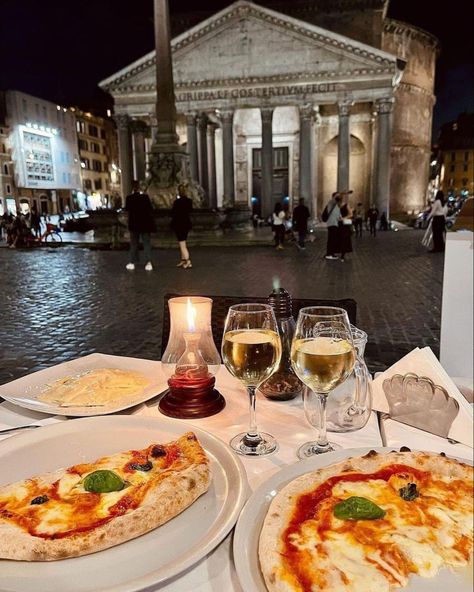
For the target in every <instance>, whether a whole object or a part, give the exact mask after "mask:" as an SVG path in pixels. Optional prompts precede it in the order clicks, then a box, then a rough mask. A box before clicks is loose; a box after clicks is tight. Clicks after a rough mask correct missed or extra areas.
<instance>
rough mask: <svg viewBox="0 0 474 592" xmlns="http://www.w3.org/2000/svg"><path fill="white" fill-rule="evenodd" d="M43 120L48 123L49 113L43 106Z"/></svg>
mask: <svg viewBox="0 0 474 592" xmlns="http://www.w3.org/2000/svg"><path fill="white" fill-rule="evenodd" d="M43 119H44V122H45V123H48V112H47V111H46V107H45V106H44V105H43Z"/></svg>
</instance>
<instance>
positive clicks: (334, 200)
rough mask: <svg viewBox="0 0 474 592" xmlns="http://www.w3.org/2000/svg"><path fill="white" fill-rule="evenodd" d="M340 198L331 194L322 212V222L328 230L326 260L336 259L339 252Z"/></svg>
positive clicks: (335, 194) (337, 194)
mask: <svg viewBox="0 0 474 592" xmlns="http://www.w3.org/2000/svg"><path fill="white" fill-rule="evenodd" d="M340 204H341V196H340V195H339V193H337V191H336V192H335V193H333V194H332V197H331V201H330V202H329V203H328V204H327V206H326V207H325V208H324V211H323V216H322V218H323V221H324V222H326V226H327V228H328V240H327V245H326V259H337V258H338V257H337V255H336V253H338V252H339V246H338V245H339V220H340V218H341V210H340Z"/></svg>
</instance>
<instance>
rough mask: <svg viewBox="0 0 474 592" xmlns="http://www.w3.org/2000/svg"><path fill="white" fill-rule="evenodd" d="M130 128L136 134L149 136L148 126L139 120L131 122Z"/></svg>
mask: <svg viewBox="0 0 474 592" xmlns="http://www.w3.org/2000/svg"><path fill="white" fill-rule="evenodd" d="M129 127H130V129H131V131H132V132H133V133H134V134H147V133H148V129H149V127H148V125H147V124H146V123H145V122H144V121H141V120H139V119H133V120H130V121H129Z"/></svg>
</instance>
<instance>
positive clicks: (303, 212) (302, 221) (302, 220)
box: [293, 197, 309, 251]
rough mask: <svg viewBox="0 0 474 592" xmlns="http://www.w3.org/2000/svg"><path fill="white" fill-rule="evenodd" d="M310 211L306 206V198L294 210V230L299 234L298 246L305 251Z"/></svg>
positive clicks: (301, 199) (301, 198)
mask: <svg viewBox="0 0 474 592" xmlns="http://www.w3.org/2000/svg"><path fill="white" fill-rule="evenodd" d="M308 218H309V210H308V208H307V207H306V206H305V205H304V197H300V201H299V205H297V206H296V208H295V209H294V210H293V228H294V229H295V230H296V232H297V233H298V242H297V243H296V246H297V247H298V249H300V250H303V251H304V249H305V248H306V247H305V246H304V242H305V240H306V235H307V233H308Z"/></svg>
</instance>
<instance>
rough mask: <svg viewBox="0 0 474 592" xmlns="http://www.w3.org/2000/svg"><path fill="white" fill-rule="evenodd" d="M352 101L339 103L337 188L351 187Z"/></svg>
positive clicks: (342, 189) (346, 188) (339, 189)
mask: <svg viewBox="0 0 474 592" xmlns="http://www.w3.org/2000/svg"><path fill="white" fill-rule="evenodd" d="M351 104H352V103H351V102H349V101H343V102H342V103H339V105H338V107H339V131H338V141H337V190H338V191H347V190H348V189H349V159H350V152H351V132H350V126H349V116H350V109H351Z"/></svg>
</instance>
